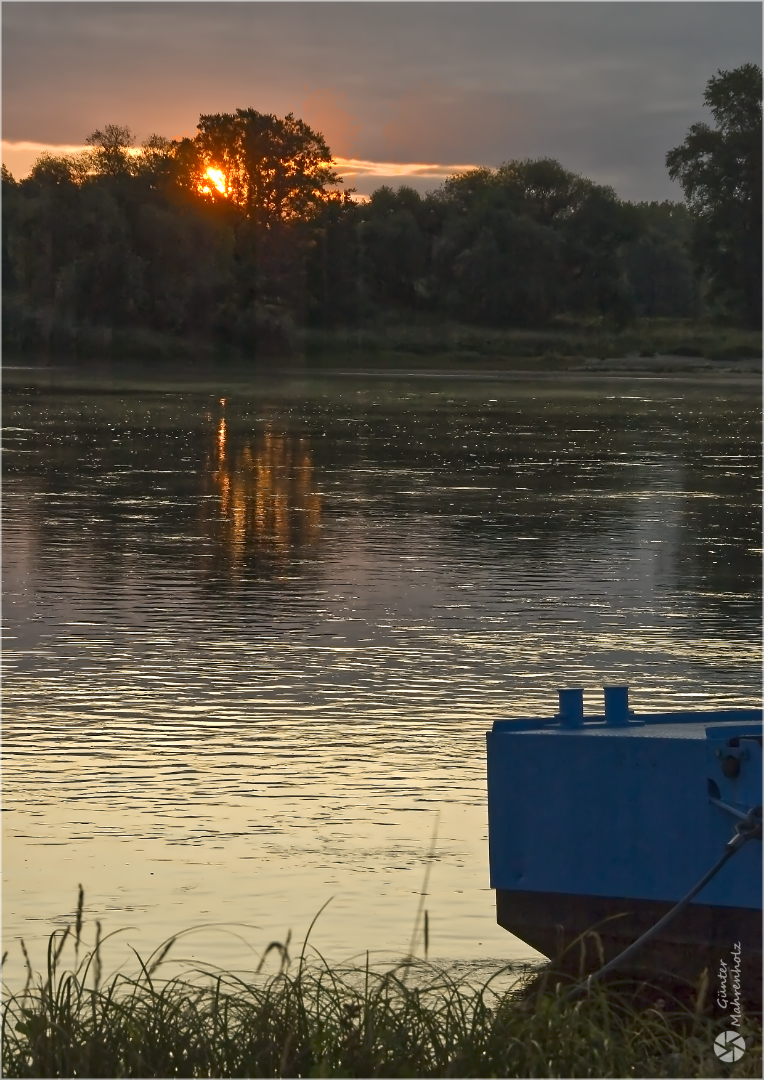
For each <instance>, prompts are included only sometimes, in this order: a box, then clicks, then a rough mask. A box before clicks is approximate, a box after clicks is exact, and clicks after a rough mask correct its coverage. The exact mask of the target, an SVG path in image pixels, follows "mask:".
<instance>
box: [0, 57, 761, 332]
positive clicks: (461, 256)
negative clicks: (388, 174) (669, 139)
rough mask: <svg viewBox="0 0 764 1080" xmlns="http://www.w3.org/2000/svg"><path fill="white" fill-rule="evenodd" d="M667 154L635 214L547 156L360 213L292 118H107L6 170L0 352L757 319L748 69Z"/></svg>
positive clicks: (755, 83)
mask: <svg viewBox="0 0 764 1080" xmlns="http://www.w3.org/2000/svg"><path fill="white" fill-rule="evenodd" d="M705 102H706V105H708V106H709V108H710V109H711V112H712V115H713V118H714V123H715V126H714V127H710V126H708V125H705V124H696V125H693V127H692V128H691V129H690V131H689V133H688V136H687V138H686V139H685V141H684V143H683V144H682V145H681V146H679V147H677V148H675V149H673V150H671V151H670V152H669V153H668V155H667V165H668V168H669V173H670V175H671V176H672V177H674V178H675V179H678V180H679V181H680V182H681V184H682V186H683V189H684V192H685V196H686V201H685V202H684V203H673V202H661V203H658V202H651V203H645V202H642V203H630V202H626V201H624V200H621V199H619V198H618V196H617V195H616V193H615V192H614V191H613V190H612V188H609V187H607V186H603V185H601V184H596V183H594V182H593V181H591V180H588V179H586V178H585V177H582V176H579V175H576V174H575V173H572V172H570V171H569V170H567V169H565V168H564V167H563V166H562V165H561V164H560V163H559V162H557V161H555V160H552V159H548V158H544V159H539V160H525V161H510V162H507V163H506V164H504V165H502V166H500V167H499V168H497V169H490V168H476V169H473V170H471V171H469V172H466V173H464V174H462V175H459V176H454V177H451V178H450V179H448V180H447V181H446V182H445V183H444V184H443V185H442V186H441V187H440V188H439V189H438V190H436V191H433V192H430V193H428V194H425V195H420V194H419V193H418V192H416V191H415V190H413V189H412V188H408V187H401V188H399V189H398V190H397V191H393V190H392V189H391V188H389V187H381V188H379V189H378V190H377V191H375V192H374V193H373V194H372V196H371V198H370V199H369V200H368V201H364V202H361V201H355V200H354V199H353V197H352V192H348V191H347V190H345V189H344V188H343V186H342V182H341V178H340V177H339V176H338V174H337V172H336V171H335V169H334V163H333V159H332V155H331V152H330V149H329V147H328V146H327V144H326V142H325V140H324V138H323V136H322V135H321V134H320V133H318V132H315V131H313V130H312V129H311V128H310V127H309V126H308V125H307V124H305V123H304V122H303V121H302V120H300V119H298V118H296V117H295V116H294V115H293V114H289V115H288V116H286V117H283V118H279V117H276V116H273V115H269V114H263V113H259V112H257V111H256V110H254V109H246V110H242V109H239V110H236V112H235V113H223V114H217V115H205V116H202V117H200V120H199V125H198V128H197V134H196V136H195V137H194V138H193V139H191V138H185V139H182V140H179V141H176V142H170V141H169V140H167V139H164V138H162V137H160V136H157V135H153V136H151V137H150V138H149V139H148V140H147V141H146V142H145V143H144V144H143V145H142V146H141V147H136V146H135V140H134V138H133V135H132V133H131V131H130V130H129V129H128V128H126V127H122V126H119V125H107V126H106V127H105V128H104V129H103V130H98V131H95V132H93V133H92V135H91V136H90V137H89V138H88V140H87V149H86V150H85V151H83V152H82V153H80V154H75V155H64V156H60V157H54V156H50V155H43V156H42V157H41V158H39V159H38V160H37V162H35V164H34V166H33V168H32V171H31V173H30V175H29V176H28V177H27V178H25V179H24V180H22V181H20V182H17V181H16V180H14V178H13V177H12V176H11V175H10V173H8V171H7V170H6V169H5V168H4V169H3V176H2V185H3V247H2V265H3V284H4V319H3V333H4V340H5V343H6V345H7V346H11V347H19V348H26V347H34V346H39V345H49V346H51V347H62V348H65V347H72V348H75V347H76V346H77V342H78V341H81V340H83V334H84V333H85V332H86V331H91V330H98V329H100V330H103V331H104V333H106V334H108V333H111V332H114V331H130V332H135V331H137V330H144V331H148V332H150V333H158V334H160V335H172V336H176V337H179V338H181V339H184V340H191V339H193V340H197V341H205V342H210V343H218V344H221V345H224V346H235V347H238V348H241V349H243V350H253V349H254V350H258V349H264V350H266V351H267V350H268V349H278V348H281V347H283V346H284V344H285V338H286V337H288V334H289V329H290V327H295V326H313V327H337V326H354V325H360V324H363V323H366V322H368V321H369V320H373V319H374V318H376V317H379V316H380V315H381V316H384V315H385V314H388V313H390V314H393V315H394V316H395V317H396V318H405V317H406V315H407V314H408V313H412V312H417V313H429V314H431V315H433V316H441V317H448V318H450V319H458V320H461V321H464V322H466V323H474V324H478V325H484V326H492V327H540V326H548V325H550V323H552V321H553V320H555V319H559V318H560V317H561V316H563V317H565V318H567V319H574V320H580V321H585V320H590V319H596V320H601V321H602V320H604V321H606V322H608V323H609V324H611V325H614V326H616V327H620V326H625V325H627V324H628V323H629V322H631V321H633V320H634V319H636V318H639V317H661V316H662V317H680V318H688V317H696V316H698V315H700V314H704V313H711V314H715V315H718V316H719V317H722V318H726V319H728V320H731V321H737V322H739V323H740V324H745V325H757V324H758V322H759V319H760V303H761V72H760V70H759V69H758V68H757V67H756V66H755V65H750V64H749V65H744V66H743V67H741V68H738V69H736V70H735V71H732V72H719V73H718V75H717V76H715V77H714V78H712V79H711V80H710V81H709V84H708V86H707V89H706V95H705Z"/></svg>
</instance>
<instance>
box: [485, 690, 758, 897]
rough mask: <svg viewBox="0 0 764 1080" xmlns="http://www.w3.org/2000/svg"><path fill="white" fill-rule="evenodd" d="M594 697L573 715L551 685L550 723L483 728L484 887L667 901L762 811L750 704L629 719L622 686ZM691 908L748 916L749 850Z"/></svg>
mask: <svg viewBox="0 0 764 1080" xmlns="http://www.w3.org/2000/svg"><path fill="white" fill-rule="evenodd" d="M605 702H606V708H605V714H604V715H602V716H593V717H584V715H583V694H582V691H580V690H567V691H561V692H560V713H559V714H558V715H557V716H554V717H549V718H546V719H538V720H499V721H497V722H496V723H495V724H494V726H493V730H492V731H491V732H489V733H488V734H487V743H488V820H489V851H490V870H491V887H492V888H494V889H496V890H500V891H502V892H509V893H511V892H513V891H517V892H518V893H524V894H528V893H544V894H555V893H559V894H566V895H572V896H589V897H597V896H600V897H617V898H621V897H622V898H633V899H639V900H645V901H676V900H679V899H680V898H681V897H682V896H683V895H684V894H685V893H686V892H687V891H688V890H689V889H690V887H691V886H692V885H693V884H694V883H695V882H696V881H697V880H698V879H699V878H700V877H702V875H703V874H704V873H705V872H706V871H707V870H708V869H709V867H710V866H712V865H713V863H714V862H715V861H716V860H717V859H718V858H719V856H720V855H721V853H722V851H723V849H724V846H725V844H726V843H727V841H728V840H729V839H730V837H731V836H732V835H733V831H734V826H735V822H736V820H739V819H740V818H741V817H743V816H745V814H746V813H747V812H748V811H749V810H750V809H751V808H752V807H754V806H761V801H762V713H761V710H757V709H740V710H721V711H718V712H682V713H651V714H640V715H634V714H633V713H631V712H630V711H629V709H628V690H627V688H626V687H608V688H606V690H605ZM694 902H695V903H697V904H702V905H713V906H715V907H724V908H746V909H756V908H759V909H760V908H761V904H762V852H761V844H760V843H748V844H745V845H744V846H743V848H742V849H741V850H740V851H739V852H738V853H737V854H736V855H735V857H734V858H733V859H731V860H730V862H729V863H728V864H727V865H726V866H725V867H724V868H723V869H722V870H721V872H720V873H719V874H718V875H717V877H716V878H715V879H714V880H713V881H712V882H711V883H710V884H709V885H708V886H707V888H706V889H704V890H703V892H702V893H701V894H699V896H698V897H697V899H696V901H694Z"/></svg>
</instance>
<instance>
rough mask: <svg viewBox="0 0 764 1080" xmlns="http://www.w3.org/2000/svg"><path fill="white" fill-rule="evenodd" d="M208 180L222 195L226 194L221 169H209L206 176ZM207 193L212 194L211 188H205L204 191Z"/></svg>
mask: <svg viewBox="0 0 764 1080" xmlns="http://www.w3.org/2000/svg"><path fill="white" fill-rule="evenodd" d="M204 175H205V176H206V177H208V179H210V180H211V181H212V183H213V184H214V185H215V187H216V188H217V189H218V191H219V192H220V194H221V195H225V194H226V185H225V177H224V176H223V173H222V172H221V170H220V169H213V168H209V169H207V171H206V172H205V174H204ZM202 190H203V191H205V192H211V190H212V189H211V188H209V187H205V188H203V189H202Z"/></svg>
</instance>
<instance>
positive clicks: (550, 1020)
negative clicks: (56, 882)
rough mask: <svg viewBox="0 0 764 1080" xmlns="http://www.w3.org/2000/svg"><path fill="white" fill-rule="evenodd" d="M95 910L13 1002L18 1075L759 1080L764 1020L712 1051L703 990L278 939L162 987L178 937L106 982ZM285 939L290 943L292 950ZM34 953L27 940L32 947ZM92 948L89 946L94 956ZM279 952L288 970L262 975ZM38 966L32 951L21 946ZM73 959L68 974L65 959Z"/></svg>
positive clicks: (8, 1017)
mask: <svg viewBox="0 0 764 1080" xmlns="http://www.w3.org/2000/svg"><path fill="white" fill-rule="evenodd" d="M81 912H82V907H81V905H80V908H79V910H78V914H77V922H76V925H75V927H74V929H72V928H71V927H69V928H67V929H65V930H57V931H55V932H54V933H53V934H52V935H51V937H50V939H49V943H48V960H47V971H46V972H45V973H44V975H37V976H35V975H34V974H33V972H32V968H31V965H30V964H29V960H28V957H27V973H28V979H27V985H26V987H25V988H24V990H23V991H21V992H19V993H16V994H6V998H5V1001H4V1003H3V1016H2V1056H3V1060H2V1065H3V1069H2V1075H3V1076H6V1077H16V1076H25V1077H48V1076H81V1077H117V1076H120V1077H122V1076H125V1077H126V1076H136V1077H165V1076H166V1077H171V1076H176V1077H228V1076H249V1077H261V1076H262V1077H279V1076H306V1077H307V1076H315V1077H320V1076H345V1077H350V1076H352V1077H356V1076H357V1077H371V1076H423V1077H424V1076H452V1077H470V1076H477V1077H493V1076H503V1077H510V1076H511V1077H526V1076H527V1077H590V1076H591V1077H627V1076H637V1077H653V1076H656V1077H664V1076H674V1077H701V1076H704V1077H713V1076H721V1075H723V1076H740V1077H749V1076H750V1077H753V1076H761V1072H762V1055H761V1024H760V1023H757V1022H755V1021H752V1020H747V1019H744V1026H743V1027H742V1028H741V1033H742V1034H743V1035H744V1036H745V1037H746V1044H747V1051H746V1053H745V1054H744V1055H743V1057H742V1059H741V1060H740V1061H738V1062H737V1063H735V1064H734V1065H723V1064H721V1063H720V1062H719V1060H718V1059H717V1058H716V1056H715V1055H714V1053H713V1039H714V1037H715V1035H716V1034H718V1032H719V1030H720V1026H719V1024H718V1023H717V1022H715V1021H713V1020H712V1019H711V1018H710V1017H709V1016H708V1011H707V1003H706V1001H705V993H704V990H703V988H701V989H700V991H699V993H698V995H697V997H696V1000H695V1002H694V1005H693V1006H690V1007H688V1006H687V1005H682V1004H680V1003H679V1002H678V1001H674V1000H673V999H671V998H670V997H669V996H667V995H664V997H663V999H662V1000H660V1001H658V1002H656V1004H655V1005H653V1006H652V1007H645V1006H643V1007H642V1008H641V1009H637V1008H636V1007H635V1006H634V1004H633V1000H634V999H633V997H632V996H631V995H630V994H629V993H628V992H627V991H626V988H625V987H622V988H621V989H620V991H619V988H618V986H614V985H610V986H608V987H607V989H603V988H599V987H595V988H592V990H591V991H590V993H589V994H588V995H587V996H585V997H584V998H583V999H581V1000H578V1001H575V1002H571V1001H569V1000H567V998H566V987H564V986H563V985H561V984H560V983H559V982H558V983H555V982H554V980H551V979H546V980H545V978H544V977H543V975H542V977H541V978H540V979H537V981H536V983H535V984H533V985H531V984H529V983H528V976H527V975H526V976H524V977H523V976H521V977H519V978H518V979H517V981H516V982H515V984H514V985H513V986H511V987H510V989H508V990H504V991H502V992H500V991H498V990H495V989H494V988H493V986H492V985H491V984H492V982H493V980H494V979H495V978H496V976H494V977H493V979H492V980H489V981H488V982H487V983H484V984H483V985H481V986H473V985H471V984H469V983H468V982H465V981H456V980H454V979H453V978H452V977H451V976H450V975H449V973H448V971H447V970H442V969H438V968H437V967H435V966H433V965H431V964H426V963H424V962H413V961H412V962H409V963H404V964H400V965H398V966H397V967H394V968H391V969H388V970H385V971H378V970H375V969H373V968H372V967H370V966H369V963H368V960H367V963H366V964H365V965H361V966H359V967H336V966H330V965H329V964H327V963H326V962H325V961H323V960H322V958H321V957H320V956H319V955H318V954H315V958H314V959H310V960H309V959H307V958H306V950H305V946H303V951H302V955H301V956H300V958H299V960H298V961H295V962H294V963H292V962H290V960H289V955H288V952H287V947H286V946H285V945H282V944H280V943H276V942H274V943H272V944H271V945H270V946H269V947H268V949H267V950H266V952H265V954H264V955H263V960H262V961H261V965H260V969H258V971H256V972H253V973H252V974H251V976H249V977H247V978H241V977H238V976H235V975H232V974H226V973H224V972H215V971H212V972H210V971H209V970H207V971H199V970H197V971H195V972H191V973H188V974H186V975H184V976H182V977H173V978H163V977H162V976H161V974H160V969H161V968H162V965H163V963H165V964H166V962H167V961H166V957H167V953H168V952H169V950H170V948H171V946H172V945H173V944H174V941H175V939H170V941H169V942H167V943H165V945H164V946H163V947H162V948H161V949H159V950H157V952H155V953H154V954H153V955H152V956H151V957H150V958H149V959H148V961H146V962H143V961H140V958H139V967H138V971H137V974H134V975H127V974H124V973H117V974H114V975H111V976H110V977H109V978H108V979H106V980H105V981H102V955H101V954H102V944H101V941H100V924H97V926H98V932H97V936H96V943H95V946H94V948H92V949H91V950H90V951H85V950H84V948H82V942H81V931H82V918H81ZM287 944H288V942H287ZM22 948H23V944H22ZM81 949H82V951H81ZM268 953H275V954H276V958H277V959H278V961H279V965H278V970H277V971H276V972H275V973H273V974H270V975H266V974H264V973H263V972H262V967H263V963H264V962H265V959H266V957H267V956H268ZM24 955H25V957H26V950H25V949H24ZM66 957H71V958H72V959H73V961H74V962H73V963H72V964H71V965H70V966H69V967H67V966H66V962H65V958H66Z"/></svg>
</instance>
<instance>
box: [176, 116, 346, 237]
mask: <svg viewBox="0 0 764 1080" xmlns="http://www.w3.org/2000/svg"><path fill="white" fill-rule="evenodd" d="M175 156H176V160H177V162H178V166H179V168H178V177H179V180H180V182H181V183H182V184H184V186H186V187H187V188H189V189H190V190H192V191H194V190H195V191H197V192H200V193H202V194H205V195H208V196H210V197H213V198H214V197H219V196H221V195H222V196H225V198H226V199H227V200H228V201H229V203H231V204H233V205H235V206H237V207H238V208H239V210H240V211H241V212H242V213H243V214H244V216H245V217H247V218H250V219H251V220H254V221H256V222H257V223H259V224H266V225H267V224H270V223H275V222H283V221H290V220H294V219H303V220H304V219H308V218H311V217H313V216H315V213H316V212H317V210H318V208H319V207H320V206H321V204H323V203H325V202H326V201H327V199H330V198H332V197H333V198H337V197H338V194H339V193H338V191H337V190H336V189H338V188H339V186H340V185H341V183H342V178H341V177H340V176H338V174H337V173H336V172H335V171H334V170H333V169H332V165H333V159H332V155H331V151H330V150H329V147H328V146H327V144H326V141H325V139H324V137H323V135H321V134H320V133H318V132H315V131H313V130H312V128H310V127H309V126H308V125H307V124H306V123H305V122H304V121H303V120H300V119H298V118H297V117H295V115H294V114H293V113H289V114H288V115H287V116H285V117H283V118H280V117H277V116H274V115H273V114H271V113H260V112H257V111H256V110H255V109H237V110H236V112H235V113H216V114H209V115H203V116H200V117H199V124H198V126H197V135H196V137H195V138H194V139H183V140H182V141H181V142H180V143H178V144H176V147H175ZM327 189H335V190H334V191H332V190H327Z"/></svg>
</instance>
